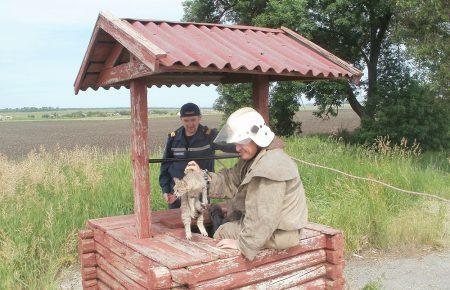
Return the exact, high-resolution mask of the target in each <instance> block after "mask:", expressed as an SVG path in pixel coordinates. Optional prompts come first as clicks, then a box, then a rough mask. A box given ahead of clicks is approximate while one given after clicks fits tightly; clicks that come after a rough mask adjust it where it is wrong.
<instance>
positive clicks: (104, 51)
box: [89, 43, 113, 62]
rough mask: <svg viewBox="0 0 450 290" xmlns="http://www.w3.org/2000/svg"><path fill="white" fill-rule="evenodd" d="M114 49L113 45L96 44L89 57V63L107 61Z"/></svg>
mask: <svg viewBox="0 0 450 290" xmlns="http://www.w3.org/2000/svg"><path fill="white" fill-rule="evenodd" d="M112 49H113V44H111V43H96V44H95V46H94V51H93V52H92V54H91V56H90V57H89V61H94V62H100V61H105V60H106V58H107V57H108V55H109V54H110V53H111V50H112Z"/></svg>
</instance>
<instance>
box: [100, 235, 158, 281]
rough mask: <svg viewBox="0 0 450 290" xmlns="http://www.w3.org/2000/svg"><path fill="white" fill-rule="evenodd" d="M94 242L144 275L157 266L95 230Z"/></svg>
mask: <svg viewBox="0 0 450 290" xmlns="http://www.w3.org/2000/svg"><path fill="white" fill-rule="evenodd" d="M95 241H96V242H97V243H100V244H101V245H102V246H104V247H105V248H107V249H109V250H111V251H112V252H113V253H115V254H117V255H119V256H120V257H122V258H124V259H125V260H127V261H128V262H130V263H132V264H133V265H135V266H136V267H138V268H139V269H141V270H142V271H144V272H146V273H148V272H149V271H150V268H151V267H153V266H157V264H156V263H155V262H153V261H151V260H150V259H149V258H147V257H145V256H143V255H142V254H140V253H139V252H136V251H134V250H133V249H131V248H129V247H127V246H125V245H124V244H122V243H120V242H118V241H117V240H115V239H113V238H112V237H110V236H109V235H107V234H105V233H103V232H102V231H99V230H95Z"/></svg>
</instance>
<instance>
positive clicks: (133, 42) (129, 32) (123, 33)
mask: <svg viewBox="0 0 450 290" xmlns="http://www.w3.org/2000/svg"><path fill="white" fill-rule="evenodd" d="M99 26H100V28H101V29H103V30H104V31H106V32H107V33H109V34H110V35H111V36H112V37H114V38H115V39H116V40H117V41H118V42H119V43H120V44H122V45H123V46H124V47H125V48H126V49H128V50H129V51H130V53H131V54H133V55H134V56H136V57H137V58H138V59H139V60H140V61H141V62H142V63H144V64H145V65H146V66H148V67H149V68H150V69H151V70H152V71H157V70H158V66H159V61H158V59H159V58H161V57H164V56H166V52H165V51H163V50H162V49H161V48H159V47H158V46H156V45H155V44H153V43H152V42H151V41H150V40H148V39H146V38H144V37H142V35H141V34H139V33H138V32H137V31H136V30H135V29H134V28H133V26H131V25H130V24H129V23H128V22H126V21H122V20H121V19H119V18H116V17H114V16H113V15H112V14H111V13H109V12H100V15H99Z"/></svg>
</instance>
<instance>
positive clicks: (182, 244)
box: [154, 235, 219, 262]
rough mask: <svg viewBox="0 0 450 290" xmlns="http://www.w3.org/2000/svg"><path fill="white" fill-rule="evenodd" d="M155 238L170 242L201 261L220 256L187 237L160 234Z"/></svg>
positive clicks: (215, 258)
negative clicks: (198, 245)
mask: <svg viewBox="0 0 450 290" xmlns="http://www.w3.org/2000/svg"><path fill="white" fill-rule="evenodd" d="M154 239H155V240H158V241H161V242H163V243H166V244H169V245H170V246H172V247H174V248H175V249H178V250H180V251H182V252H183V253H186V254H188V255H190V256H193V257H196V259H199V260H200V261H201V262H210V261H213V260H217V259H218V258H219V256H218V255H216V254H214V253H211V252H209V251H205V250H203V249H201V248H200V247H197V246H196V244H195V243H193V242H190V241H188V240H186V239H185V238H184V239H183V238H176V237H174V236H171V235H159V236H156V237H154Z"/></svg>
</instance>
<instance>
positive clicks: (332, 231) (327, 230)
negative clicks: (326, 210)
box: [305, 223, 342, 236]
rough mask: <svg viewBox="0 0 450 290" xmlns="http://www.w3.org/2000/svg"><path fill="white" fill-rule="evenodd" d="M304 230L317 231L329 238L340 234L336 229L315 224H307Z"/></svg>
mask: <svg viewBox="0 0 450 290" xmlns="http://www.w3.org/2000/svg"><path fill="white" fill-rule="evenodd" d="M305 228H307V229H310V230H315V231H319V232H321V233H323V234H327V235H330V236H334V235H337V234H341V233H342V231H340V230H336V229H333V228H332V227H328V226H325V225H321V224H316V223H308V225H307V226H306V227H305Z"/></svg>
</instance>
